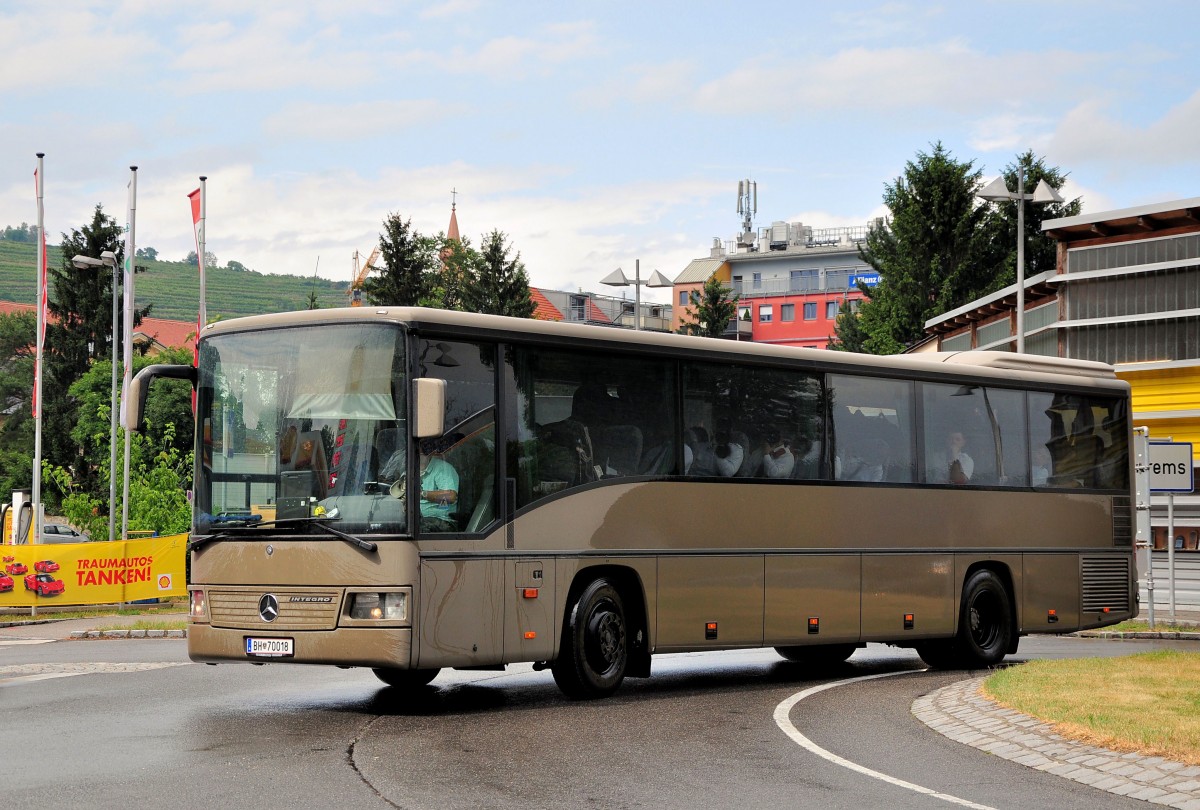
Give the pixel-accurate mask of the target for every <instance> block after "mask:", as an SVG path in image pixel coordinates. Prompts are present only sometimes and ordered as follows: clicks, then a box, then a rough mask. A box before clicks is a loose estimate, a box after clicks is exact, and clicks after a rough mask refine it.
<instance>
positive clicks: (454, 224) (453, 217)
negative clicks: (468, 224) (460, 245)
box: [446, 189, 462, 242]
mask: <svg viewBox="0 0 1200 810" xmlns="http://www.w3.org/2000/svg"><path fill="white" fill-rule="evenodd" d="M457 198H458V190H457V189H450V227H449V228H447V229H446V238H447V239H454V240H456V241H460V242H461V241H462V239H461V237H460V236H459V235H458V215H457V214H456V213H455V210H454V209H455V208H456V207H457V204H458V200H457Z"/></svg>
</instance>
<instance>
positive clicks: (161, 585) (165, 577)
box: [158, 574, 171, 591]
mask: <svg viewBox="0 0 1200 810" xmlns="http://www.w3.org/2000/svg"><path fill="white" fill-rule="evenodd" d="M158 589H159V590H160V591H169V590H171V575H170V574H159V576H158Z"/></svg>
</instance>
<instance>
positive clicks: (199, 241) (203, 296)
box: [196, 175, 208, 345]
mask: <svg viewBox="0 0 1200 810" xmlns="http://www.w3.org/2000/svg"><path fill="white" fill-rule="evenodd" d="M207 183H208V178H207V177H205V176H204V175H200V228H199V230H197V231H196V245H197V247H196V261H198V262H199V263H200V318H199V324H198V326H199V328H200V329H203V328H204V327H205V326H206V325H207V324H208V294H207V291H206V289H205V287H204V250H205V247H204V245H205V242H206V241H207V240H206V237H205V233H204V220H205V218H206V217H207V216H208V212H207V205H208V203H207V200H206V199H205V198H206V196H207V194H208V192H207V189H206V188H205V186H206V185H207ZM196 340H197V342H198V341H199V340H200V333H199V332H197V333H196ZM197 345H198V343H197Z"/></svg>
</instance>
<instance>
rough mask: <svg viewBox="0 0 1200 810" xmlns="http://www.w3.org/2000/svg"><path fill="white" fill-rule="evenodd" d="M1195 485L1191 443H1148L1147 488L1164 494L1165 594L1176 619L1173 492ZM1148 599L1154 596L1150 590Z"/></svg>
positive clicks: (1172, 617)
mask: <svg viewBox="0 0 1200 810" xmlns="http://www.w3.org/2000/svg"><path fill="white" fill-rule="evenodd" d="M1194 488H1195V480H1194V465H1193V462H1192V443H1191V442H1172V441H1169V440H1168V441H1152V442H1150V491H1151V492H1165V493H1167V577H1168V580H1167V593H1168V596H1169V602H1168V605H1169V607H1170V609H1171V623H1172V624H1174V622H1175V493H1176V492H1191V491H1192V490H1193V489H1194ZM1150 599H1151V602H1152V603H1153V599H1154V595H1153V592H1151V595H1150Z"/></svg>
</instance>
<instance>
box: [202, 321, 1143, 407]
mask: <svg viewBox="0 0 1200 810" xmlns="http://www.w3.org/2000/svg"><path fill="white" fill-rule="evenodd" d="M371 321H379V322H389V323H398V324H403V325H404V326H406V327H408V328H410V329H413V330H415V331H418V332H421V331H431V332H441V333H445V332H450V333H455V332H458V333H462V334H463V336H464V337H470V336H475V337H479V336H483V335H486V336H487V337H490V338H493V339H501V340H510V341H516V342H522V341H530V340H532V341H539V340H548V341H555V340H561V341H563V342H564V343H569V344H572V345H574V346H577V347H578V346H579V345H581V344H593V345H595V346H596V347H597V348H606V347H611V348H618V347H628V348H629V349H641V350H646V349H650V350H654V349H660V350H662V351H664V352H681V353H696V354H704V355H708V356H709V357H712V356H713V355H728V356H729V357H730V358H731V359H732V358H744V359H747V360H749V359H751V358H762V359H772V358H778V359H779V360H783V361H791V362H796V361H801V362H804V363H806V364H811V365H814V366H822V367H826V368H831V367H843V368H845V369H846V370H853V369H855V368H861V369H862V370H864V371H865V370H867V369H878V370H881V371H886V370H895V371H908V372H909V373H910V374H916V375H921V374H932V375H935V376H941V375H946V374H964V375H967V376H981V377H991V378H995V379H1009V380H1011V379H1013V378H1014V377H1016V378H1021V379H1027V380H1031V381H1032V380H1035V379H1037V378H1039V377H1044V376H1045V377H1051V376H1052V377H1057V378H1059V379H1058V381H1059V382H1060V383H1061V381H1062V380H1061V377H1062V376H1064V375H1065V376H1069V377H1072V378H1074V380H1075V381H1077V384H1081V385H1085V386H1088V385H1097V384H1099V385H1101V386H1103V387H1123V386H1124V387H1127V384H1126V383H1124V382H1123V381H1121V380H1118V379H1117V377H1116V375H1115V373H1114V371H1113V368H1112V366H1110V365H1108V364H1106V363H1098V362H1093V361H1089V360H1072V359H1067V358H1061V357H1045V356H1042V355H1031V354H1021V355H1018V354H1014V353H1012V352H995V351H965V352H945V353H943V352H938V353H923V354H901V355H869V354H856V353H853V352H831V351H829V350H827V349H810V348H800V347H795V346H777V345H772V344H763V343H753V342H749V341H734V340H723V339H713V338H704V337H693V336H689V335H678V334H674V333H664V332H649V331H635V330H632V329H620V328H614V327H603V326H594V325H589V324H576V323H562V322H560V321H541V320H533V319H526V318H510V317H505V316H501V315H480V314H478V313H473V312H456V311H452V310H444V309H429V308H424V307H381V306H376V307H371V306H362V307H338V308H331V309H315V310H300V311H296V312H279V313H273V314H269V315H253V316H250V317H246V318H234V319H231V320H227V321H217V322H215V323H210V324H209V325H208V326H207V327H205V329H204V332H203V334H202V335H201V338H202V339H204V340H207V339H208V338H210V337H215V336H217V335H221V334H227V333H233V332H244V331H256V330H262V329H278V328H284V327H294V326H315V325H319V324H334V323H349V322H359V323H365V322H371Z"/></svg>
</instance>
